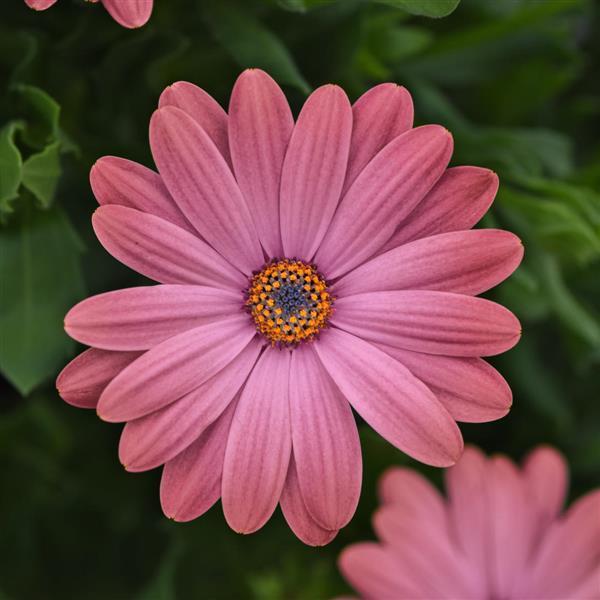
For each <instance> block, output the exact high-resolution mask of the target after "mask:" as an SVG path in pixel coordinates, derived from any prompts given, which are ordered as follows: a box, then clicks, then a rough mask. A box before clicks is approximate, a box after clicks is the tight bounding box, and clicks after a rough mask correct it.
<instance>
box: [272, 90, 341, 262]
mask: <svg viewBox="0 0 600 600" xmlns="http://www.w3.org/2000/svg"><path fill="white" fill-rule="evenodd" d="M351 134H352V108H351V107H350V102H349V101H348V97H347V96H346V94H345V92H344V91H343V90H342V89H341V88H340V87H338V86H336V85H325V86H323V87H320V88H318V89H317V90H315V91H314V92H313V93H312V94H311V95H310V96H309V98H308V100H307V101H306V102H305V104H304V106H303V107H302V111H301V112H300V115H299V117H298V121H297V123H296V126H295V127H294V131H293V133H292V137H291V139H290V143H289V146H288V149H287V153H286V155H285V161H284V163H283V171H282V174H281V196H280V197H281V204H280V211H281V237H282V241H283V250H284V254H285V256H288V257H297V258H301V259H303V260H306V261H310V260H311V259H312V257H313V256H314V254H315V252H316V251H317V248H318V247H319V244H320V243H321V240H322V239H323V236H324V235H325V232H326V231H327V228H328V227H329V223H330V222H331V218H332V217H333V213H334V211H335V209H336V206H337V205H338V202H339V199H340V194H341V191H342V185H343V184H344V177H345V176H346V167H347V163H348V153H349V151H350V136H351Z"/></svg>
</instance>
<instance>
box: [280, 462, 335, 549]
mask: <svg viewBox="0 0 600 600" xmlns="http://www.w3.org/2000/svg"><path fill="white" fill-rule="evenodd" d="M279 504H280V506H281V511H282V512H283V516H284V517H285V520H286V521H287V524H288V525H289V526H290V529H291V530H292V531H293V532H294V533H295V534H296V537H298V539H300V540H301V541H303V542H304V543H305V544H308V545H309V546H325V545H326V544H329V542H330V541H331V540H332V539H333V538H334V537H335V536H336V535H337V533H338V532H337V530H333V531H330V530H328V529H323V528H322V527H321V526H320V525H319V524H318V523H317V522H316V521H315V520H314V519H313V518H312V516H311V514H310V513H309V512H308V510H307V509H306V505H305V504H304V500H303V499H302V493H301V491H300V485H299V484H298V474H297V472H296V465H295V461H294V459H293V458H292V459H291V460H290V465H289V467H288V474H287V478H286V480H285V485H284V486H283V491H282V492H281V498H280V499H279Z"/></svg>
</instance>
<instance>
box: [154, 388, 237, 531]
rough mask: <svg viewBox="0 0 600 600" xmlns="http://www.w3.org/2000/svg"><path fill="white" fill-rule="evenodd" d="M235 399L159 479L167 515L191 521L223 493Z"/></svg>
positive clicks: (168, 465) (172, 461) (166, 468)
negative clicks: (228, 440) (222, 478)
mask: <svg viewBox="0 0 600 600" xmlns="http://www.w3.org/2000/svg"><path fill="white" fill-rule="evenodd" d="M235 406H236V401H235V400H234V401H233V402H230V403H229V406H228V407H227V408H226V409H225V411H224V412H223V414H222V415H221V416H220V417H219V418H218V419H217V420H216V421H215V422H214V423H213V424H212V425H210V426H209V427H207V428H206V429H205V430H204V432H203V433H202V435H201V436H200V437H199V438H198V439H197V440H196V441H195V442H194V443H193V444H191V445H190V446H188V447H187V448H186V449H185V450H184V451H183V452H182V453H181V454H178V455H177V456H176V457H175V458H173V459H172V460H170V461H169V462H168V463H167V464H166V465H165V466H164V469H163V472H162V478H161V480H160V504H161V506H162V509H163V512H164V513H165V515H166V516H167V517H169V518H170V519H173V520H175V521H191V520H192V519H195V518H196V517H199V516H200V515H202V514H204V513H205V512H206V511H207V510H208V509H209V508H210V507H211V506H212V505H213V504H214V503H215V502H216V501H217V500H218V499H219V497H220V496H221V474H222V472H223V458H224V457H225V448H226V446H227V437H228V435H229V427H230V425H231V419H232V418H233V414H234V412H235Z"/></svg>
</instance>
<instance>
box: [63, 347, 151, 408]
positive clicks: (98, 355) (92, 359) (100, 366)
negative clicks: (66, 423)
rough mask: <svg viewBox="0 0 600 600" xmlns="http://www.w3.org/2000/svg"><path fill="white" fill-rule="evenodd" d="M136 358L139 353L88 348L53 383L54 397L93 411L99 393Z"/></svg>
mask: <svg viewBox="0 0 600 600" xmlns="http://www.w3.org/2000/svg"><path fill="white" fill-rule="evenodd" d="M139 356H140V353H139V352H108V351H107V350H98V349H96V348H90V349H88V350H86V351H85V352H82V353H81V354H80V355H79V356H77V357H75V358H74V359H73V360H72V361H71V362H70V363H69V364H68V365H67V366H66V367H65V368H64V369H63V370H62V371H61V372H60V374H59V376H58V377H57V379H56V388H57V390H58V393H59V394H60V397H61V398H62V399H63V400H64V401H65V402H68V403H69V404H71V405H73V406H77V407H78V408H96V405H97V404H98V398H99V397H100V394H101V393H102V390H103V389H104V388H105V387H106V386H107V385H108V383H109V382H110V381H111V380H112V379H113V378H114V377H116V376H117V375H118V374H119V373H120V372H121V371H122V370H123V369H124V368H125V367H127V366H128V365H129V364H130V363H132V362H133V361H134V360H135V359H136V358H138V357H139Z"/></svg>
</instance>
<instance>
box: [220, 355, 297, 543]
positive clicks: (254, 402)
mask: <svg viewBox="0 0 600 600" xmlns="http://www.w3.org/2000/svg"><path fill="white" fill-rule="evenodd" d="M289 375H290V352H289V351H288V350H277V349H274V348H267V349H266V350H265V352H264V353H263V354H262V356H261V357H260V359H259V360H258V363H257V364H256V366H255V367H254V370H253V371H252V373H251V374H250V377H249V378H248V381H247V383H246V386H245V387H244V390H243V391H242V394H241V396H240V400H239V402H238V405H237V408H236V411H235V415H234V417H233V422H232V424H231V430H230V432H229V440H228V442H227V450H226V452H225V462H224V465H223V486H222V491H221V493H222V496H223V512H224V514H225V519H226V520H227V523H228V524H229V526H230V527H231V528H232V529H233V530H235V531H237V532H239V533H252V532H254V531H257V530H258V529H260V528H261V527H262V526H263V525H264V524H265V523H266V522H267V521H268V520H269V518H270V517H271V515H272V514H273V511H274V510H275V508H276V506H277V503H278V502H279V498H280V496H281V491H282V489H283V485H284V483H285V479H286V475H287V471H288V465H289V462H290V453H291V450H292V434H291V428H290V407H289Z"/></svg>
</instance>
